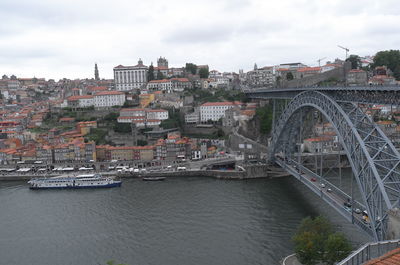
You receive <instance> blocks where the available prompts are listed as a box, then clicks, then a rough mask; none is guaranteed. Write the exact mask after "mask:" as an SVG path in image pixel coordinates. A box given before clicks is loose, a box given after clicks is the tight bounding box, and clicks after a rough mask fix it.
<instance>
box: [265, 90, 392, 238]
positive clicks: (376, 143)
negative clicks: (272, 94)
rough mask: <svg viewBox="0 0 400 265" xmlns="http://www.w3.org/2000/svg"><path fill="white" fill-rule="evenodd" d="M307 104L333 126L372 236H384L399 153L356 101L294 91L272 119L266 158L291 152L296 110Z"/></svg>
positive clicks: (303, 108)
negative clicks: (347, 162) (345, 155)
mask: <svg viewBox="0 0 400 265" xmlns="http://www.w3.org/2000/svg"><path fill="white" fill-rule="evenodd" d="M310 107H311V108H315V109H318V110H319V111H320V112H321V113H323V115H324V116H325V117H326V118H327V119H328V120H329V121H330V122H331V124H332V126H333V127H334V129H335V130H336V133H337V135H338V138H339V140H340V142H341V144H342V145H343V148H344V150H345V151H346V154H347V157H348V159H349V162H350V164H351V167H352V171H353V173H354V177H355V179H356V181H357V184H358V187H359V189H360V192H361V195H362V197H363V200H364V203H365V205H366V207H367V211H368V213H369V217H370V220H371V225H372V230H373V232H374V237H375V239H376V240H382V239H384V238H385V236H386V230H387V212H388V210H389V209H392V208H394V207H397V206H398V203H399V196H400V167H399V165H400V155H399V152H398V151H397V150H396V149H395V148H394V146H393V144H392V143H391V141H390V140H389V139H388V138H387V137H386V135H385V134H384V133H383V132H382V130H381V129H380V128H379V127H378V126H377V125H376V124H375V123H374V122H373V121H372V120H371V119H370V118H369V117H368V116H367V115H365V113H364V112H363V111H362V110H361V109H360V108H359V107H358V106H357V105H355V104H354V103H350V102H336V101H335V100H334V99H333V98H331V97H330V96H328V95H326V94H324V93H322V92H318V91H306V92H302V93H300V94H298V95H297V96H296V97H294V98H293V100H292V101H291V102H290V103H289V104H288V105H287V107H286V109H285V111H284V112H283V113H282V115H281V117H280V118H279V120H278V122H277V123H276V126H275V128H274V131H273V135H272V144H271V148H272V149H271V157H270V158H272V159H273V157H274V154H276V153H278V152H284V153H285V155H288V154H290V152H293V150H294V148H295V145H296V139H297V136H298V133H299V131H300V122H299V120H300V119H301V118H300V117H301V116H299V112H301V111H300V110H303V112H305V111H304V110H307V109H308V108H310ZM303 116H304V114H303ZM288 152H289V153H288Z"/></svg>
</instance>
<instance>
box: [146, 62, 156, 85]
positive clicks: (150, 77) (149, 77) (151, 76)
mask: <svg viewBox="0 0 400 265" xmlns="http://www.w3.org/2000/svg"><path fill="white" fill-rule="evenodd" d="M154 79H155V78H154V66H153V64H151V65H150V66H149V71H148V72H147V81H151V80H154Z"/></svg>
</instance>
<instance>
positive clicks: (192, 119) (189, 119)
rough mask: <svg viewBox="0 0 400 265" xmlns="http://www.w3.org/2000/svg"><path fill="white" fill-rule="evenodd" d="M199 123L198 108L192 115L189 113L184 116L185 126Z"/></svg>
mask: <svg viewBox="0 0 400 265" xmlns="http://www.w3.org/2000/svg"><path fill="white" fill-rule="evenodd" d="M199 122H200V110H199V108H195V110H194V112H193V113H189V114H186V115H185V123H186V124H195V123H199Z"/></svg>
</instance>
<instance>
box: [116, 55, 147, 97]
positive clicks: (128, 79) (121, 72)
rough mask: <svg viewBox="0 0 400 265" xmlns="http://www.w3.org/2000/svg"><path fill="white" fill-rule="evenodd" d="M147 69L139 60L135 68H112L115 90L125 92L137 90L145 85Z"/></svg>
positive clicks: (120, 66) (121, 66)
mask: <svg viewBox="0 0 400 265" xmlns="http://www.w3.org/2000/svg"><path fill="white" fill-rule="evenodd" d="M147 71H148V67H147V66H145V65H144V64H143V61H142V60H141V59H139V61H138V64H137V65H135V66H123V65H118V66H116V67H114V82H115V89H116V90H121V91H126V90H133V89H139V88H142V87H144V86H145V85H146V84H147Z"/></svg>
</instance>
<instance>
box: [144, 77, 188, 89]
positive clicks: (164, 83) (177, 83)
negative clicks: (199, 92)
mask: <svg viewBox="0 0 400 265" xmlns="http://www.w3.org/2000/svg"><path fill="white" fill-rule="evenodd" d="M146 88H147V89H156V90H163V91H167V93H171V92H172V91H175V92H183V91H184V90H185V89H189V88H192V83H191V82H190V81H189V79H187V78H171V79H162V80H151V81H150V82H149V83H147V87H146Z"/></svg>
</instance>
